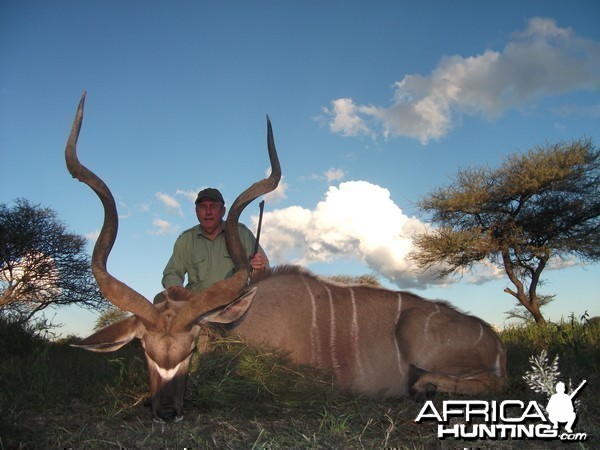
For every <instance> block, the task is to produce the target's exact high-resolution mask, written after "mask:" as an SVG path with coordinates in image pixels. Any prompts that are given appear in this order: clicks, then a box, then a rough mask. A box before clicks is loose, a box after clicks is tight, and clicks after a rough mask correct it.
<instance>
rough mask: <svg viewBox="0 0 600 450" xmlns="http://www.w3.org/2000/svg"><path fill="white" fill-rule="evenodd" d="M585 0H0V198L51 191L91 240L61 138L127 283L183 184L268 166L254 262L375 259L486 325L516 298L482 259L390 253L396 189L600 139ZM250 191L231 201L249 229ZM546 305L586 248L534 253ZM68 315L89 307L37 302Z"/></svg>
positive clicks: (74, 320)
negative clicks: (113, 218) (419, 265)
mask: <svg viewBox="0 0 600 450" xmlns="http://www.w3.org/2000/svg"><path fill="white" fill-rule="evenodd" d="M598 23H600V2H597V1H596V0H573V1H569V2H565V1H553V0H544V1H535V0H534V1H523V0H519V1H504V2H498V1H486V0H479V1H470V0H462V1H454V2H451V1H433V0H426V1H423V0H418V1H382V0H368V1H367V0H364V1H358V0H345V1H335V0H334V1H226V2H209V1H136V0H124V1H123V0H119V1H114V0H107V1H102V2H94V1H81V0H77V1H70V0H63V1H48V0H43V1H30V0H21V1H16V0H1V1H0V165H1V167H2V176H1V177H0V202H1V203H8V204H11V202H13V201H14V200H15V199H17V198H25V199H27V200H29V201H30V202H32V203H35V204H40V205H42V206H44V207H50V208H52V209H53V210H55V211H56V212H57V214H58V217H59V218H60V219H61V220H62V221H63V222H64V223H65V224H66V225H67V227H68V229H69V231H71V232H74V233H77V234H80V235H84V236H86V237H87V238H88V242H89V247H88V250H89V252H90V253H91V249H92V246H93V243H94V240H95V238H96V236H97V234H98V232H99V229H100V226H101V221H102V209H101V206H100V203H99V201H98V200H97V198H96V197H95V195H94V194H93V193H92V192H91V191H90V190H89V188H87V187H86V186H85V185H83V184H81V183H78V182H77V181H76V180H73V179H72V178H71V176H70V175H69V174H68V172H67V170H66V168H65V164H64V156H63V154H64V147H65V143H66V140H67V137H68V134H69V132H70V129H71V125H72V121H73V118H74V116H75V111H76V108H77V104H78V102H79V99H80V97H81V95H82V93H83V92H84V91H85V92H87V98H86V107H85V108H86V109H85V116H84V122H83V128H82V131H81V135H80V139H79V144H78V154H79V157H80V160H81V161H82V162H83V163H84V164H85V165H87V166H88V167H89V168H90V169H92V170H93V171H95V172H96V173H97V174H99V175H100V176H101V177H102V178H103V179H104V181H105V182H106V183H107V184H108V186H109V187H110V189H111V190H112V192H113V194H114V196H115V198H116V201H117V203H118V209H119V217H120V229H119V235H118V237H117V242H116V244H115V247H114V249H113V252H112V253H111V255H110V258H109V265H108V267H109V271H110V272H111V273H112V274H113V275H115V276H116V277H117V278H119V279H121V280H122V281H124V282H125V283H127V284H128V285H130V286H131V287H133V288H134V289H136V290H138V291H139V292H140V293H142V294H143V295H144V296H146V297H147V298H150V299H151V298H153V297H154V295H155V294H156V293H157V292H159V291H160V290H162V287H161V277H162V270H163V268H164V266H165V264H166V262H167V260H168V259H169V257H170V255H171V252H172V248H173V243H174V242H175V239H176V238H177V236H178V235H179V234H180V233H181V232H183V231H184V230H186V229H187V228H189V227H191V226H193V225H195V224H196V223H197V220H196V217H195V213H194V203H193V201H194V198H195V195H196V193H197V192H198V191H199V190H200V189H202V188H204V187H208V186H210V187H217V188H218V189H220V190H221V191H222V193H223V195H224V197H225V199H226V202H227V203H228V204H231V202H232V201H233V200H234V199H235V197H236V196H237V195H238V194H239V193H240V192H241V191H242V190H244V189H245V188H246V187H247V186H249V185H250V184H252V183H253V182H255V181H257V180H259V179H261V178H264V177H265V176H266V174H267V171H268V169H269V162H268V157H267V150H266V115H267V114H268V115H269V116H270V118H271V121H272V124H273V130H274V135H275V142H276V145H277V149H278V152H279V156H280V159H281V164H282V170H283V179H282V183H281V184H280V187H279V188H278V190H277V191H276V192H274V193H272V194H269V196H268V198H267V199H266V200H267V203H266V206H265V215H264V218H263V229H262V232H261V245H262V246H263V247H264V249H265V251H266V252H267V254H268V256H269V258H270V260H271V264H272V265H277V264H285V263H295V264H301V265H303V266H306V267H308V268H309V269H310V270H312V271H313V272H315V273H317V274H320V275H325V276H328V275H337V274H349V275H361V274H377V275H378V276H379V277H380V280H381V282H382V284H383V285H384V286H385V287H387V288H392V289H402V290H411V291H414V292H415V293H417V294H419V295H422V296H424V297H426V298H431V299H445V300H447V301H449V302H450V303H452V304H454V305H455V306H457V307H458V308H460V309H462V310H465V311H468V312H470V313H472V314H475V315H477V316H479V317H481V318H483V319H484V320H487V321H488V322H490V323H493V324H495V325H497V326H500V327H501V326H503V325H506V324H508V323H510V322H509V321H507V320H506V315H505V312H506V311H508V310H510V309H512V308H513V307H514V306H515V301H514V299H513V298H512V297H511V296H509V295H508V294H506V293H504V292H503V289H504V288H505V287H508V286H510V284H509V282H508V280H507V279H506V277H503V276H502V273H501V272H500V271H498V270H494V269H493V268H490V267H482V268H481V269H479V270H477V271H476V272H475V273H465V274H462V275H461V276H457V277H454V278H448V279H444V280H439V279H436V278H434V277H432V276H431V274H423V273H420V272H419V271H418V270H417V269H416V268H415V267H414V265H413V264H411V263H410V261H409V260H408V259H407V258H406V256H407V255H408V253H409V252H410V250H411V248H412V244H411V235H412V234H413V233H415V232H419V231H422V230H423V229H424V228H425V227H426V226H427V217H426V216H423V215H422V214H420V212H419V210H418V208H417V207H416V203H417V202H418V201H419V199H421V198H423V196H425V195H426V194H427V193H428V192H431V191H432V190H433V189H436V188H439V187H442V186H446V185H448V184H449V183H450V182H451V179H452V176H453V175H455V174H456V173H457V171H458V170H460V169H464V168H468V167H474V166H483V165H488V166H490V167H497V166H499V165H500V164H501V163H502V160H503V158H504V157H505V156H507V155H509V154H512V153H515V152H524V151H527V150H528V149H530V148H534V147H538V146H544V145H546V144H552V143H557V142H564V141H566V142H568V141H571V140H576V139H581V138H590V139H592V140H593V142H594V144H595V145H600V142H599V139H600V138H599V136H598V134H599V131H600V27H598ZM257 213H258V205H257V203H254V204H252V205H250V206H249V207H248V208H247V211H246V212H245V213H244V214H243V215H242V222H244V223H246V224H247V225H248V226H249V227H250V228H251V229H252V230H253V231H256V219H257ZM544 275H545V277H544V281H545V283H544V285H543V286H542V287H541V288H540V293H542V294H553V295H556V298H555V301H554V302H552V303H551V304H550V305H548V306H547V307H546V308H545V309H544V310H542V311H543V313H544V314H545V316H546V317H547V318H548V319H550V320H560V319H561V318H564V319H567V318H568V317H569V316H570V315H571V314H573V315H574V316H575V317H577V318H579V317H580V316H582V315H583V314H584V313H585V312H586V311H587V313H588V314H589V315H590V316H594V315H600V289H598V287H599V282H598V280H599V279H600V265H598V264H595V265H585V266H584V265H582V264H578V263H577V262H574V261H570V262H568V263H563V264H557V265H554V266H553V267H552V268H551V269H547V270H545V272H544ZM46 316H47V317H49V318H51V319H52V320H53V321H54V322H55V323H57V324H61V325H62V327H61V328H60V329H59V332H62V333H64V334H68V333H74V334H78V335H80V336H85V335H86V334H88V333H89V332H90V331H91V330H92V328H93V326H94V323H95V320H96V318H97V314H95V313H93V312H89V311H87V310H81V309H79V308H67V309H64V308H63V309H56V310H51V311H46Z"/></svg>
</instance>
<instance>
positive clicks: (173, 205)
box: [156, 192, 183, 216]
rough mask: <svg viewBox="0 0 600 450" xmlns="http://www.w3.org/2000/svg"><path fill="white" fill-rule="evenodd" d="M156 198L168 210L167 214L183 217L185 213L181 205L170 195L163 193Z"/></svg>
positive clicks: (157, 194) (158, 193) (159, 193)
mask: <svg viewBox="0 0 600 450" xmlns="http://www.w3.org/2000/svg"><path fill="white" fill-rule="evenodd" d="M156 198H157V199H158V200H159V201H160V202H161V203H162V204H163V205H164V207H165V208H167V212H168V213H169V214H177V215H180V216H183V211H182V210H181V205H180V204H179V202H178V201H177V200H175V198H173V197H171V196H170V195H169V194H163V193H162V192H157V193H156Z"/></svg>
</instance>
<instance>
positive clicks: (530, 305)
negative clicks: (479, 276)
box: [502, 251, 546, 326]
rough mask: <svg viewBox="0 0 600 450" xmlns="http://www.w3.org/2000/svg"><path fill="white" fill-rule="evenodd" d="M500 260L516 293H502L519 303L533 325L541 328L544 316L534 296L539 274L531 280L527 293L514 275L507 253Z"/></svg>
mask: <svg viewBox="0 0 600 450" xmlns="http://www.w3.org/2000/svg"><path fill="white" fill-rule="evenodd" d="M502 260H503V262H504V270H505V272H506V274H507V275H508V278H509V279H510V281H511V282H512V284H514V285H515V287H516V288H517V291H516V292H515V291H513V290H512V289H510V288H505V289H504V292H506V293H507V294H510V295H512V296H513V297H515V298H516V299H517V300H518V301H519V303H521V305H523V306H524V307H525V308H526V309H527V311H529V312H530V313H531V315H532V316H533V319H534V320H535V323H537V324H538V325H541V326H544V325H546V319H544V316H542V313H541V312H540V302H539V301H538V299H537V295H536V287H537V283H538V281H539V273H537V277H534V278H533V279H532V281H531V285H530V286H529V293H527V291H526V290H525V286H524V285H523V282H522V281H521V280H520V279H519V277H518V276H517V275H516V273H515V270H514V264H513V262H512V260H511V259H510V255H509V253H508V251H505V252H503V253H502ZM542 269H543V267H542ZM542 269H539V272H541V270H542Z"/></svg>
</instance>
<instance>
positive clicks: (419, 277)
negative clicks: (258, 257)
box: [254, 181, 447, 288]
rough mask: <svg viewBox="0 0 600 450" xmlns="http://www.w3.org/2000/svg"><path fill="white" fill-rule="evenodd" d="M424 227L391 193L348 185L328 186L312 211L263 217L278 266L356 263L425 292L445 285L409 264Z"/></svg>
mask: <svg viewBox="0 0 600 450" xmlns="http://www.w3.org/2000/svg"><path fill="white" fill-rule="evenodd" d="M254 226H256V223H255V224H254ZM425 227H426V225H425V224H423V223H421V222H420V221H419V220H418V219H415V218H411V217H408V216H406V215H405V214H404V213H403V212H402V210H401V209H400V208H399V207H398V206H397V205H396V204H395V203H394V202H393V200H392V199H391V198H390V193H389V191H388V190H387V189H384V188H382V187H380V186H377V185H374V184H371V183H368V182H366V181H348V182H344V183H341V184H340V185H339V186H330V187H329V190H328V191H327V193H326V195H325V199H324V200H323V201H321V202H319V203H318V204H317V206H316V207H315V209H314V210H309V209H306V208H302V207H299V206H292V207H288V208H284V209H280V210H275V211H273V212H268V213H265V216H264V220H263V232H262V233H263V234H262V236H263V239H262V244H263V245H264V248H265V249H266V251H267V252H268V254H269V258H270V259H271V260H272V261H273V262H274V263H275V264H284V263H290V262H292V263H295V264H301V265H309V264H311V263H314V262H325V261H327V262H331V261H333V260H335V259H348V258H354V259H356V260H358V261H362V262H364V263H365V264H366V265H367V266H368V267H369V268H370V269H371V270H373V271H375V272H377V273H379V274H381V275H382V276H384V277H385V278H387V279H389V280H390V281H392V282H394V283H395V284H397V285H398V286H400V287H403V288H408V287H413V288H415V287H416V288H423V287H425V286H426V285H427V284H432V283H437V284H439V283H441V282H440V281H439V280H436V279H434V276H433V274H432V273H422V272H421V271H420V270H419V269H418V268H416V267H415V265H414V264H413V263H412V262H411V261H409V260H408V259H407V255H408V253H409V252H410V251H411V249H412V240H411V236H412V235H413V233H415V232H418V231H423V230H424V229H425ZM446 282H447V281H446Z"/></svg>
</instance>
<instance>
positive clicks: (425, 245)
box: [411, 139, 600, 324]
mask: <svg viewBox="0 0 600 450" xmlns="http://www.w3.org/2000/svg"><path fill="white" fill-rule="evenodd" d="M418 206H419V207H420V209H421V210H422V211H424V212H426V213H429V214H431V220H432V223H433V224H434V225H437V226H436V227H435V228H432V229H431V230H430V231H427V232H425V233H422V234H420V235H418V236H417V237H416V239H415V241H414V243H415V251H414V253H413V254H412V256H411V258H412V259H413V260H414V261H415V262H416V263H417V264H418V265H419V266H420V267H421V268H432V267H434V266H438V267H439V268H440V272H439V273H440V276H442V277H443V276H447V275H449V274H451V273H455V272H458V271H461V270H470V269H472V268H473V266H474V265H475V264H476V263H483V262H491V263H492V264H495V265H497V266H498V267H501V268H502V269H503V270H504V271H505V272H506V275H507V276H508V278H509V280H510V282H511V283H512V285H513V286H514V288H506V289H504V291H505V292H506V293H508V294H510V295H512V296H513V297H514V298H516V299H517V300H518V302H519V303H520V304H521V305H523V306H524V307H525V308H526V309H527V311H529V313H530V314H531V315H532V316H533V318H534V319H535V321H536V322H537V323H538V324H543V323H545V320H544V317H543V316H542V314H541V313H540V295H539V294H538V293H537V289H538V286H539V285H540V282H541V275H542V271H543V270H544V269H545V268H546V267H547V266H548V264H549V262H551V260H552V259H561V258H562V259H577V260H579V261H582V262H584V263H590V262H596V261H598V260H599V259H600V152H599V150H598V148H596V147H595V146H594V145H593V144H592V141H591V140H590V139H580V140H577V141H573V142H568V143H564V142H561V143H558V144H554V145H546V146H544V147H537V148H534V149H531V150H529V151H528V152H526V153H515V154H512V155H510V156H508V157H507V158H505V160H504V162H503V164H502V165H501V166H500V167H499V168H498V169H490V168H488V167H478V168H469V169H466V170H460V171H459V172H458V174H457V176H456V177H455V178H454V179H453V180H452V183H451V184H450V185H449V186H446V187H442V188H438V189H437V190H434V191H433V192H431V193H429V194H427V195H426V196H425V197H424V198H423V199H422V200H420V201H419V203H418Z"/></svg>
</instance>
